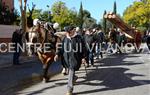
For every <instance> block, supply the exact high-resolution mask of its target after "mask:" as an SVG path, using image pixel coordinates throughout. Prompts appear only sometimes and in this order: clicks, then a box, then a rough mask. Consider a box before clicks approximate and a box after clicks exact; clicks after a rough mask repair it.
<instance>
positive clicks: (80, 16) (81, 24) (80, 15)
mask: <svg viewBox="0 0 150 95" xmlns="http://www.w3.org/2000/svg"><path fill="white" fill-rule="evenodd" d="M83 14H84V13H83V6H82V2H81V4H80V9H79V14H78V21H79V27H80V28H81V29H82V28H83V22H84V21H83V17H84V16H83Z"/></svg>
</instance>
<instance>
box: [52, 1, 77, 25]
mask: <svg viewBox="0 0 150 95" xmlns="http://www.w3.org/2000/svg"><path fill="white" fill-rule="evenodd" d="M51 11H52V16H53V18H52V21H53V22H58V23H59V24H60V26H61V28H63V27H65V26H68V25H76V23H77V21H76V19H77V12H76V11H74V10H71V9H68V8H67V7H66V5H65V3H64V2H62V1H58V2H55V3H54V4H53V6H52V9H51Z"/></svg>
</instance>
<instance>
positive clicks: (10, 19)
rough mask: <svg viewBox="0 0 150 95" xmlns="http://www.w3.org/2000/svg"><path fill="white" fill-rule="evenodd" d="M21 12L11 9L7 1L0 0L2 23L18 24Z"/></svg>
mask: <svg viewBox="0 0 150 95" xmlns="http://www.w3.org/2000/svg"><path fill="white" fill-rule="evenodd" d="M18 18H19V13H18V11H17V10H15V9H11V10H10V9H9V7H8V6H7V5H5V3H2V1H0V24H7V25H11V24H14V23H15V24H18V22H19V21H18V20H19V19H18Z"/></svg>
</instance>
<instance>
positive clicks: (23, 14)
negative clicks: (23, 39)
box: [18, 0, 27, 32]
mask: <svg viewBox="0 0 150 95" xmlns="http://www.w3.org/2000/svg"><path fill="white" fill-rule="evenodd" d="M18 2H19V6H20V11H21V25H22V29H23V31H24V32H26V28H27V20H26V6H27V0H24V1H22V0H18ZM22 2H24V3H22Z"/></svg>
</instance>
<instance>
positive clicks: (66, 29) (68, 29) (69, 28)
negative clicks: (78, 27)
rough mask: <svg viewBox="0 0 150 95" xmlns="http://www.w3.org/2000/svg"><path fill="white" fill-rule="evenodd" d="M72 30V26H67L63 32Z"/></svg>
mask: <svg viewBox="0 0 150 95" xmlns="http://www.w3.org/2000/svg"><path fill="white" fill-rule="evenodd" d="M73 29H75V27H74V26H67V27H65V28H64V30H65V31H66V32H70V31H71V30H73Z"/></svg>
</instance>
